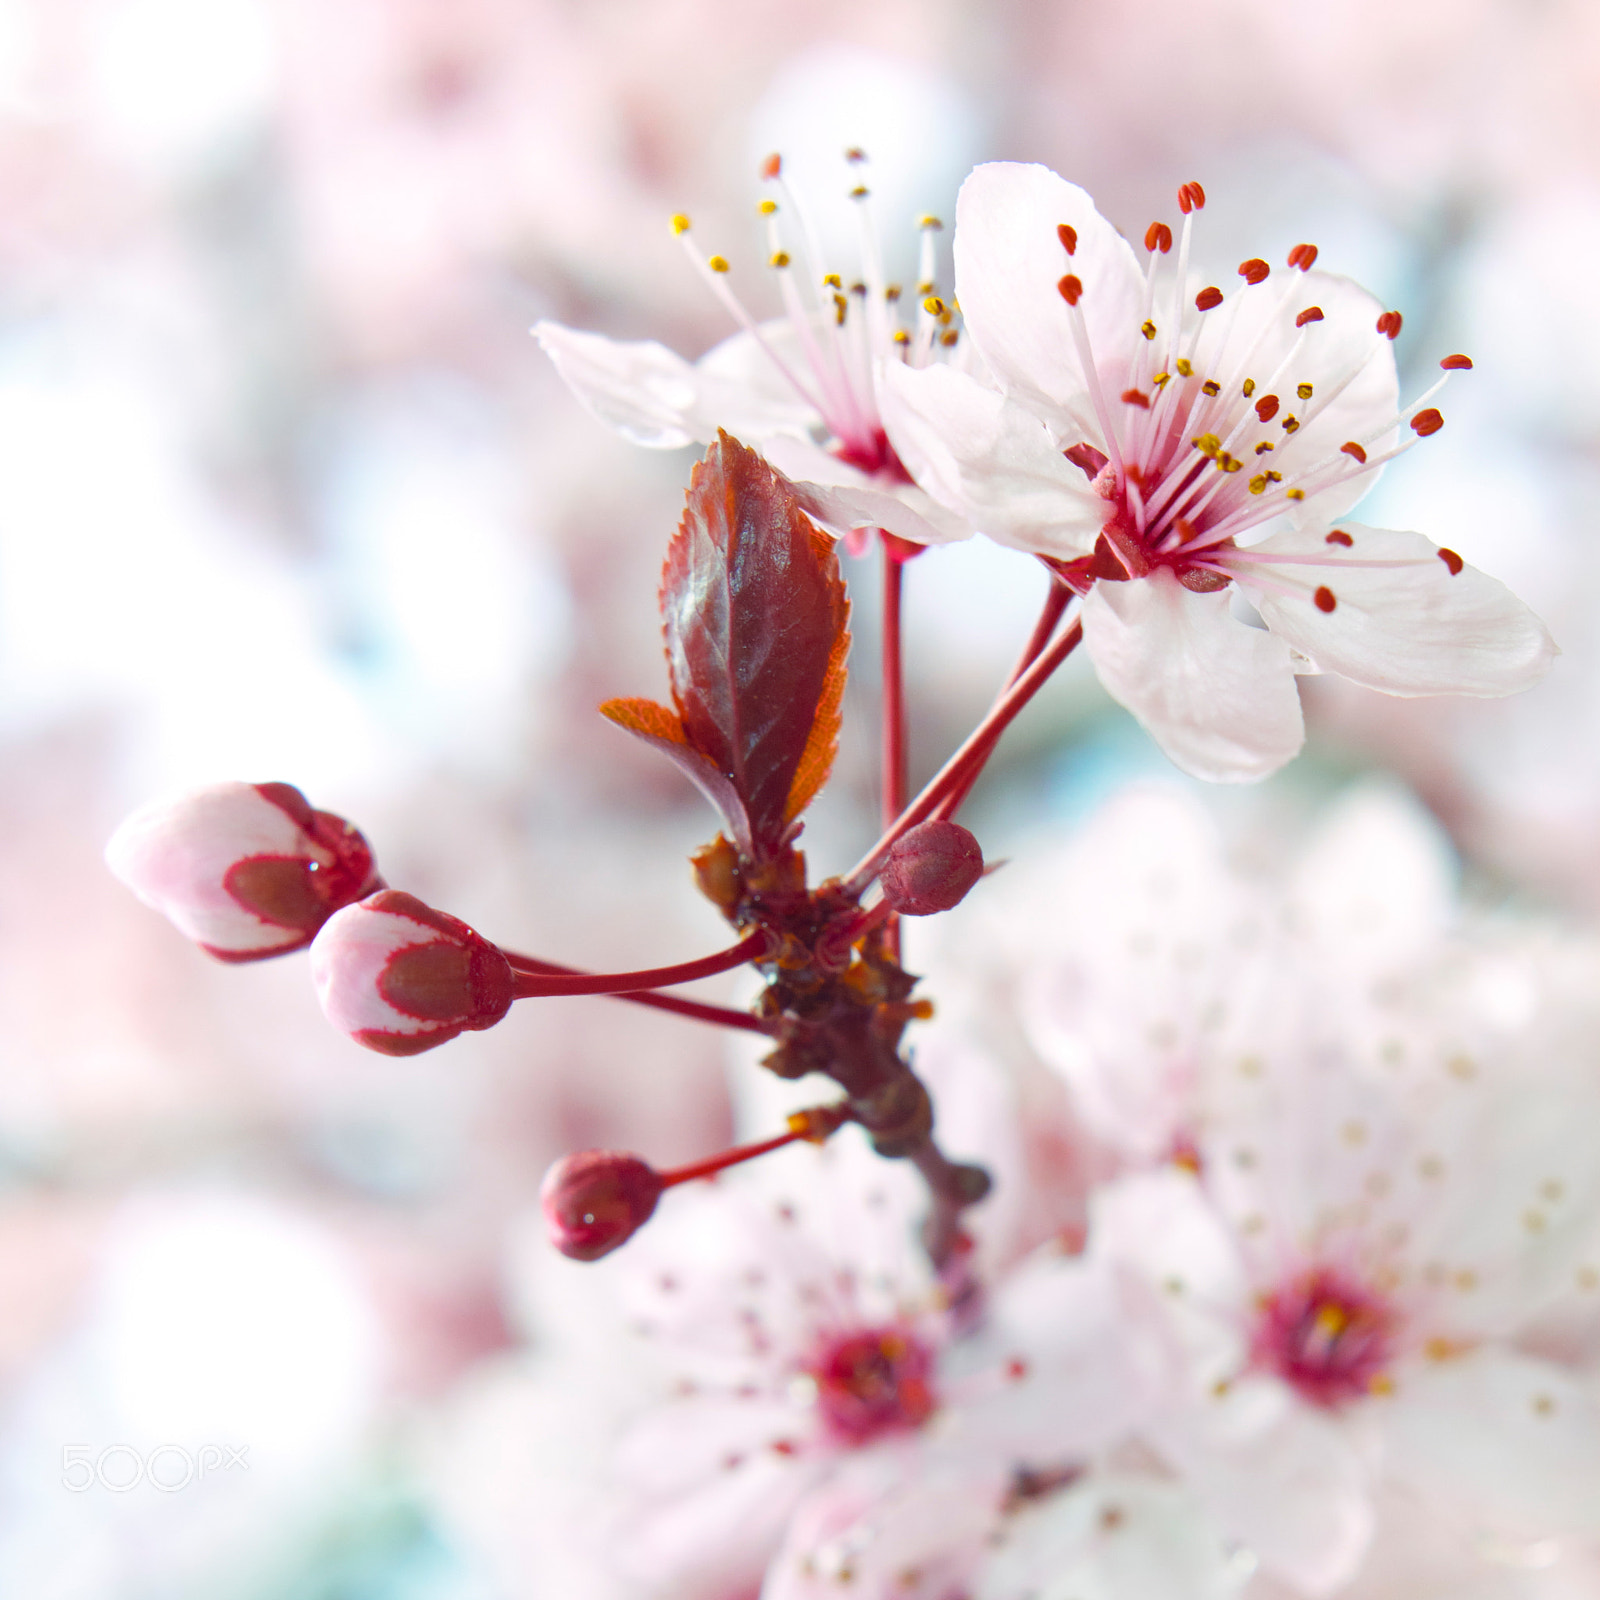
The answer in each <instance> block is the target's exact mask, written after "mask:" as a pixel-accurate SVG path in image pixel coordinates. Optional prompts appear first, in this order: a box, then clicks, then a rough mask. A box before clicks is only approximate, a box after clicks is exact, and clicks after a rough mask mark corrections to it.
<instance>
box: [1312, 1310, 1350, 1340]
mask: <svg viewBox="0 0 1600 1600" xmlns="http://www.w3.org/2000/svg"><path fill="white" fill-rule="evenodd" d="M1349 1326H1350V1313H1349V1312H1348V1311H1346V1310H1345V1308H1344V1307H1343V1306H1336V1305H1321V1306H1318V1307H1317V1332H1318V1333H1321V1334H1326V1335H1327V1337H1328V1338H1330V1339H1337V1338H1338V1337H1339V1335H1340V1334H1341V1333H1343V1332H1344V1330H1345V1329H1346V1328H1348V1327H1349Z"/></svg>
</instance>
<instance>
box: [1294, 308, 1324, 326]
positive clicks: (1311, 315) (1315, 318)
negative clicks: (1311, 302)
mask: <svg viewBox="0 0 1600 1600" xmlns="http://www.w3.org/2000/svg"><path fill="white" fill-rule="evenodd" d="M1321 321H1322V307H1321V306H1307V307H1306V308H1305V310H1304V311H1302V312H1301V313H1300V315H1299V316H1298V317H1296V318H1295V319H1294V325H1295V327H1297V328H1303V327H1305V325H1306V324H1307V323H1308V322H1321Z"/></svg>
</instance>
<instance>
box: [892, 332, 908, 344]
mask: <svg viewBox="0 0 1600 1600" xmlns="http://www.w3.org/2000/svg"><path fill="white" fill-rule="evenodd" d="M894 342H895V343H896V344H910V343H911V335H910V334H909V333H907V332H906V330H905V329H904V328H896V329H895V330H894Z"/></svg>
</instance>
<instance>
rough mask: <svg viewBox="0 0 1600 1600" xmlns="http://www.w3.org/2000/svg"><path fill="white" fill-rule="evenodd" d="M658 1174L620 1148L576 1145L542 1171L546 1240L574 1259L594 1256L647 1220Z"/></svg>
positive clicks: (658, 1190) (657, 1191)
mask: <svg viewBox="0 0 1600 1600" xmlns="http://www.w3.org/2000/svg"><path fill="white" fill-rule="evenodd" d="M663 1187H664V1185H663V1183H662V1179H661V1174H660V1173H658V1172H656V1171H655V1170H654V1168H652V1167H650V1166H648V1165H647V1164H646V1163H645V1162H644V1161H642V1160H641V1159H640V1158H639V1157H638V1156H631V1155H628V1154H626V1153H625V1152H623V1151H621V1150H579V1151H577V1152H576V1153H575V1154H573V1155H570V1156H566V1157H564V1158H563V1159H562V1160H560V1161H558V1162H556V1164H555V1165H554V1166H553V1167H551V1169H550V1170H549V1171H548V1172H547V1173H545V1175H544V1184H543V1185H542V1187H541V1188H540V1190H539V1199H540V1201H541V1202H542V1204H543V1206H544V1218H545V1222H546V1223H547V1224H548V1226H549V1229H550V1242H551V1244H553V1245H554V1246H555V1247H556V1249H558V1250H559V1251H560V1252H561V1253H562V1255H564V1256H571V1257H572V1258H573V1259H574V1260H576V1261H598V1260H599V1259H600V1257H601V1256H603V1255H609V1254H610V1253H611V1251H613V1250H615V1249H616V1248H617V1246H618V1245H619V1244H623V1243H625V1242H626V1241H627V1240H628V1239H630V1238H631V1237H632V1236H633V1235H634V1234H635V1233H636V1232H637V1231H638V1230H639V1229H640V1228H642V1227H643V1226H644V1225H645V1223H647V1222H648V1221H649V1220H650V1216H651V1213H652V1212H654V1210H655V1208H656V1201H657V1200H659V1199H660V1198H661V1190H662V1188H663Z"/></svg>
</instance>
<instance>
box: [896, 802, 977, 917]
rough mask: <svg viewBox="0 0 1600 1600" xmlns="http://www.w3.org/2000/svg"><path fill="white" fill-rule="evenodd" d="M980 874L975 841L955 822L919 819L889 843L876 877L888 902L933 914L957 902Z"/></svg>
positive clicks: (906, 911)
mask: <svg viewBox="0 0 1600 1600" xmlns="http://www.w3.org/2000/svg"><path fill="white" fill-rule="evenodd" d="M982 876H983V851H982V850H980V849H979V848H978V841H977V840H976V839H974V838H973V837H972V835H971V834H970V833H968V832H967V830H966V829H965V828H963V827H962V826H961V825H960V824H959V823H956V822H940V821H937V820H936V821H933V822H923V823H919V824H918V825H917V826H916V827H915V828H912V829H910V830H909V831H908V832H906V833H904V834H902V835H901V836H900V837H899V838H898V839H896V840H895V842H894V844H893V845H892V846H891V847H890V849H889V859H888V860H887V861H886V862H885V863H884V868H883V872H882V873H881V874H880V875H879V880H878V881H879V882H880V883H881V884H882V885H883V898H884V899H885V900H887V901H888V902H889V905H890V907H891V908H892V909H893V910H895V911H898V912H900V913H901V914H902V915H904V916H907V917H931V916H932V915H933V914H934V912H936V911H948V910H949V909H950V908H951V906H956V905H960V904H961V902H962V901H963V900H964V899H965V898H966V895H967V890H968V889H970V888H971V887H972V886H973V884H975V883H976V882H977V881H978V879H979V878H981V877H982Z"/></svg>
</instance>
